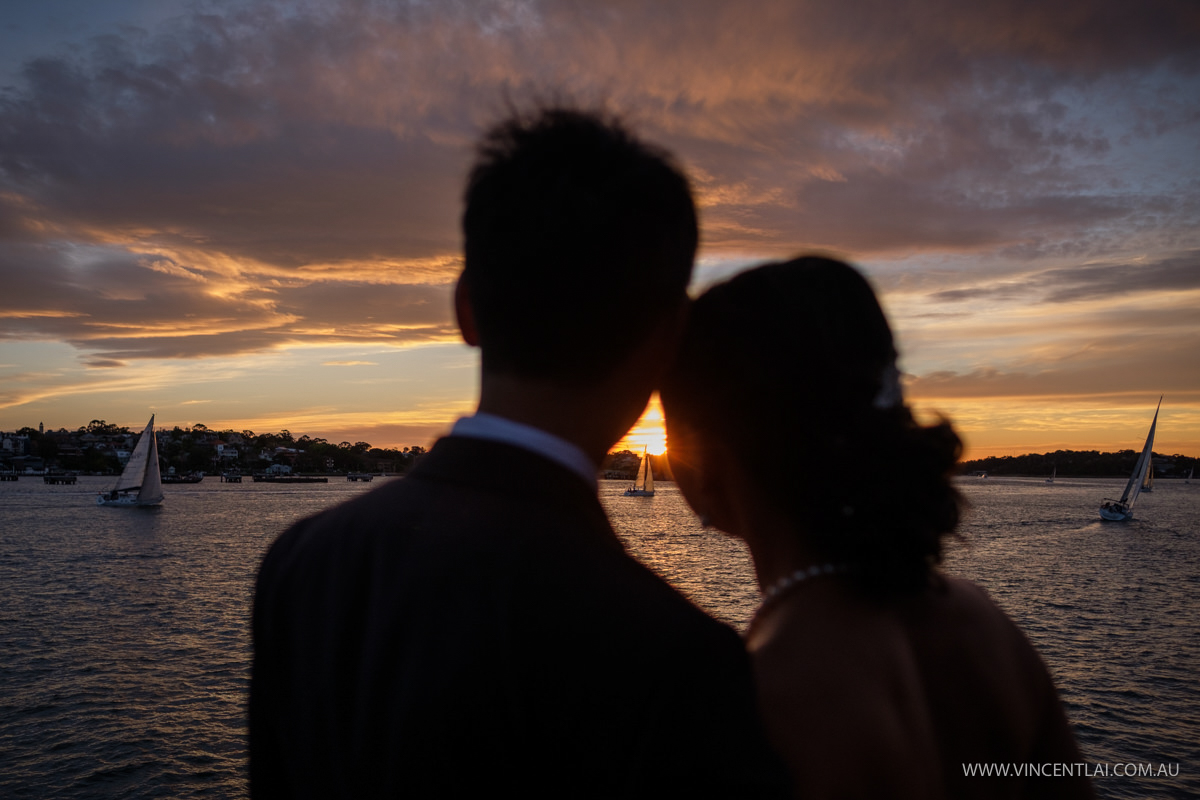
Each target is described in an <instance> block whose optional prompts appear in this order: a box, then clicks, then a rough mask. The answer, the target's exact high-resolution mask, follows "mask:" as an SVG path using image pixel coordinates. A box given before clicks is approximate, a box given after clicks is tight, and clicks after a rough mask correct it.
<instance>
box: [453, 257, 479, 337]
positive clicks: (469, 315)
mask: <svg viewBox="0 0 1200 800" xmlns="http://www.w3.org/2000/svg"><path fill="white" fill-rule="evenodd" d="M470 294H471V293H470V291H469V290H468V289H467V281H466V276H465V275H459V276H458V283H457V284H456V285H455V287H454V315H455V317H457V319H458V329H459V330H460V331H462V337H463V341H464V342H466V343H467V344H469V345H471V347H478V346H479V331H478V329H477V328H476V327H475V310H474V309H473V308H472V307H471V297H470Z"/></svg>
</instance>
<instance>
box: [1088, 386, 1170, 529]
mask: <svg viewBox="0 0 1200 800" xmlns="http://www.w3.org/2000/svg"><path fill="white" fill-rule="evenodd" d="M1160 408H1162V398H1161V397H1159V398H1158V406H1157V407H1156V408H1155V409H1154V420H1153V421H1152V422H1151V423H1150V433H1148V434H1146V444H1145V445H1144V446H1143V447H1142V453H1141V455H1139V456H1138V460H1137V464H1136V465H1135V466H1134V468H1133V474H1132V475H1130V476H1129V482H1128V483H1126V484H1125V491H1124V492H1122V493H1121V499H1120V500H1117V501H1115V502H1106V503H1105V504H1104V505H1103V506H1101V508H1100V516H1101V517H1103V518H1104V519H1109V520H1116V521H1120V520H1128V519H1132V518H1133V504H1134V503H1135V502H1136V501H1137V499H1138V495H1139V494H1141V492H1142V484H1143V483H1144V482H1145V480H1146V472H1147V470H1151V469H1153V468H1154V464H1153V456H1152V452H1153V450H1154V429H1155V428H1156V427H1158V411H1159V409H1160Z"/></svg>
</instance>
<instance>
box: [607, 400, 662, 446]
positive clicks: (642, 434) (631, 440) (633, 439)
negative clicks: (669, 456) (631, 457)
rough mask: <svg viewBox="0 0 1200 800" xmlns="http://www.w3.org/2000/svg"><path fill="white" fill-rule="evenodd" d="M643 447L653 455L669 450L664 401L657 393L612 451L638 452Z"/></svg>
mask: <svg viewBox="0 0 1200 800" xmlns="http://www.w3.org/2000/svg"><path fill="white" fill-rule="evenodd" d="M643 449H645V450H646V451H647V452H649V453H650V455H653V456H661V455H662V454H663V453H665V452H667V429H666V426H665V425H664V424H663V410H662V402H660V401H659V399H658V394H657V393H656V394H654V395H652V396H651V397H650V402H649V403H647V404H646V410H645V411H643V412H642V416H640V417H638V421H637V422H635V423H634V424H633V427H632V428H630V429H629V430H628V431H626V433H625V435H624V436H622V437H621V440H620V441H619V442H617V443H616V444H614V445H613V446H612V452H620V451H621V450H632V451H634V452H635V453H636V452H640V451H642V450H643Z"/></svg>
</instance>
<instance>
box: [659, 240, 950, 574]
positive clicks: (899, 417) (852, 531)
mask: <svg viewBox="0 0 1200 800" xmlns="http://www.w3.org/2000/svg"><path fill="white" fill-rule="evenodd" d="M895 363H896V350H895V347H894V345H893V342H892V332H891V329H890V328H889V327H888V323H887V319H886V317H884V314H883V310H882V309H881V308H880V307H879V302H878V301H877V300H876V298H875V294H874V292H873V291H872V290H871V287H870V285H869V284H868V283H867V282H866V280H865V279H864V278H863V277H862V275H860V274H859V273H858V272H857V271H855V270H854V269H853V268H851V267H850V266H848V265H846V264H843V263H841V262H839V261H834V260H832V259H828V258H821V257H816V256H808V257H802V258H797V259H794V260H792V261H788V262H786V263H774V264H767V265H764V266H761V267H758V268H756V269H752V270H750V271H748V272H744V273H742V274H740V275H738V276H736V277H734V278H733V279H731V280H729V281H727V282H725V283H722V284H719V285H717V286H714V287H712V288H711V289H709V290H708V291H707V292H705V294H704V295H703V296H701V297H700V298H699V299H698V300H696V302H695V303H694V304H693V307H692V310H691V313H690V316H689V320H688V325H687V330H686V333H685V335H684V341H683V344H682V346H681V348H680V353H679V356H678V359H677V361H676V363H675V365H674V367H673V368H672V369H671V371H670V372H669V374H668V376H667V379H666V381H665V382H664V386H663V389H662V398H663V405H664V407H665V409H666V413H667V417H668V420H672V419H674V420H678V421H679V422H682V423H683V424H685V425H686V426H688V427H689V428H692V429H693V430H695V431H698V432H699V434H700V435H701V436H702V437H703V436H712V437H716V438H717V439H719V440H721V441H723V442H725V443H726V444H728V445H729V449H730V450H731V451H732V452H734V453H736V454H737V455H736V457H737V458H738V459H739V461H740V462H741V466H742V467H743V468H744V469H745V470H746V471H747V472H748V474H749V476H750V477H751V478H753V479H754V481H755V482H756V483H757V484H758V485H759V486H760V487H761V488H762V489H763V491H764V492H765V494H766V497H767V498H768V499H769V501H770V502H773V503H774V504H776V507H777V508H778V509H779V510H782V511H783V512H784V513H785V514H787V515H789V516H790V518H792V519H795V520H796V521H797V526H796V528H797V531H798V532H800V531H803V535H804V537H805V544H806V546H807V547H809V548H810V549H811V550H812V551H814V553H815V554H816V556H817V557H818V558H820V559H822V560H827V561H833V562H839V563H846V564H850V565H852V566H853V571H852V574H854V575H857V576H859V578H860V579H861V581H862V584H863V586H864V587H866V588H868V589H871V590H879V591H891V590H903V589H907V588H915V587H918V586H923V585H925V584H926V582H927V580H928V577H929V573H930V570H931V567H932V565H933V564H935V563H937V562H938V561H940V559H941V553H942V539H943V537H945V536H946V535H948V534H950V533H951V532H952V531H953V530H954V528H955V527H956V525H957V524H958V516H959V504H960V497H959V494H958V492H957V491H956V490H955V489H954V487H953V486H952V485H951V482H950V472H951V470H952V469H953V467H954V465H955V463H956V462H957V461H958V457H959V454H960V452H961V443H960V441H959V438H958V436H957V435H956V434H955V433H954V430H953V428H952V427H951V426H950V424H949V423H948V422H946V421H942V422H941V423H939V424H936V425H932V426H928V427H925V426H921V425H919V424H918V423H917V422H916V421H915V420H914V419H913V416H912V413H911V412H910V410H909V409H908V407H907V406H906V405H905V404H904V402H903V399H902V397H901V393H900V387H899V383H898V374H897V372H896V367H895Z"/></svg>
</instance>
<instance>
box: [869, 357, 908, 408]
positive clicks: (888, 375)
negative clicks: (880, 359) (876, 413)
mask: <svg viewBox="0 0 1200 800" xmlns="http://www.w3.org/2000/svg"><path fill="white" fill-rule="evenodd" d="M880 379H881V382H882V384H883V385H882V386H880V387H879V394H877V395H875V399H874V400H873V401H872V402H871V405H873V406H875V408H895V407H896V406H898V405H900V403H901V402H903V401H904V394H903V392H901V391H900V371H899V370H898V369H896V362H895V361H893V362H892V363H891V364H888V365H887V366H886V367H884V368H883V374H882V375H881V376H880Z"/></svg>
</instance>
